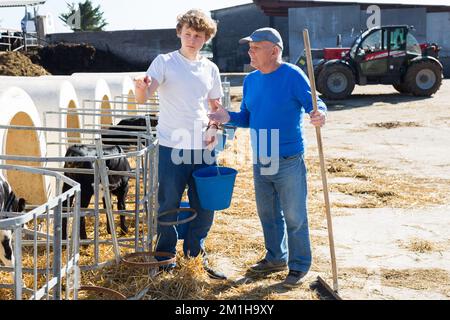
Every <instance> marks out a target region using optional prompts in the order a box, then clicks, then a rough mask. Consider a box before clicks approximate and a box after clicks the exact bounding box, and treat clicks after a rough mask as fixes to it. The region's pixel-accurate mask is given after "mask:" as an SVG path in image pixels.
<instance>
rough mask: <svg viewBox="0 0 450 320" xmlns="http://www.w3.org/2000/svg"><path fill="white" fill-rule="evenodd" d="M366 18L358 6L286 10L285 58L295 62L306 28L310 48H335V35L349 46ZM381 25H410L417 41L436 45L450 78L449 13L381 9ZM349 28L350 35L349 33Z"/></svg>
mask: <svg viewBox="0 0 450 320" xmlns="http://www.w3.org/2000/svg"><path fill="white" fill-rule="evenodd" d="M369 16H370V15H369V14H367V12H366V10H363V9H362V6H360V5H340V6H339V5H338V6H329V7H311V8H291V9H289V56H290V61H291V62H293V63H294V62H296V61H297V59H298V57H299V56H300V55H301V54H302V53H303V49H304V48H303V35H302V32H303V29H304V28H308V30H309V35H310V40H311V46H312V47H313V48H324V47H335V46H336V36H337V34H341V35H342V45H343V46H345V47H349V46H351V44H352V42H353V39H354V38H356V37H357V35H358V34H359V32H360V30H365V29H366V28H367V25H366V23H367V18H368V17H369ZM381 24H382V25H401V24H406V25H412V26H414V28H415V30H414V31H413V34H414V36H415V37H416V39H417V40H418V41H419V42H437V43H438V44H439V45H440V46H441V47H442V51H441V53H440V60H441V62H442V64H443V65H444V75H445V76H446V77H449V76H450V13H448V12H444V13H432V12H428V13H427V11H426V8H404V9H381ZM352 29H353V34H352Z"/></svg>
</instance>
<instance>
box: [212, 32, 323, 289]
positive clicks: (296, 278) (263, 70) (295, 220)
mask: <svg viewBox="0 0 450 320" xmlns="http://www.w3.org/2000/svg"><path fill="white" fill-rule="evenodd" d="M239 42H240V43H241V44H242V43H248V44H249V46H250V49H249V51H248V54H249V56H250V59H251V65H252V66H253V67H254V68H255V69H257V70H256V71H254V72H252V73H250V74H249V75H248V76H247V77H246V78H245V80H244V87H243V91H244V95H243V99H242V104H241V111H240V112H227V111H226V110H225V109H223V108H219V109H218V110H217V111H216V112H214V113H211V114H210V115H209V117H210V119H211V120H213V121H217V122H220V123H229V124H232V125H235V126H238V127H243V128H250V129H251V130H252V131H253V132H252V135H251V136H252V147H253V150H254V155H255V154H256V158H255V159H254V161H253V162H254V165H253V177H254V185H255V194H256V205H257V210H258V215H259V218H260V220H261V224H262V228H263V232H264V241H265V248H266V254H265V257H264V259H262V260H261V261H259V262H258V263H256V264H255V265H253V266H251V268H250V270H251V271H253V272H257V273H268V272H274V271H281V270H284V269H286V268H287V267H288V268H289V273H288V275H287V277H286V279H285V280H284V282H283V286H285V287H288V288H292V287H296V286H298V285H299V284H301V279H302V278H303V277H304V276H305V275H306V274H307V272H308V271H309V269H310V267H311V248H310V240H309V230H308V218H307V199H306V198H307V184H306V167H305V163H304V152H305V147H304V138H303V125H302V123H303V115H304V113H305V112H306V113H308V114H309V116H310V119H311V123H312V124H313V125H314V126H323V125H324V124H325V116H326V110H327V108H326V105H325V104H324V103H323V102H322V101H321V100H320V99H319V101H318V105H319V110H318V111H317V112H314V111H313V106H312V98H311V88H310V85H309V81H308V78H307V77H306V75H305V74H304V73H303V71H302V70H301V69H299V68H298V67H297V66H295V65H292V64H290V63H285V62H283V61H282V58H281V57H282V52H283V40H282V38H281V36H280V34H279V33H278V31H277V30H275V29H272V28H261V29H258V30H256V31H254V32H253V33H252V34H251V35H250V36H249V37H246V38H243V39H241V40H240V41H239ZM270 166H271V167H272V168H273V167H275V168H276V170H268V169H269V167H270Z"/></svg>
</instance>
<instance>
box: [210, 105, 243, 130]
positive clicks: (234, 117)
mask: <svg viewBox="0 0 450 320" xmlns="http://www.w3.org/2000/svg"><path fill="white" fill-rule="evenodd" d="M208 117H209V119H210V120H211V121H214V122H219V123H227V124H230V125H232V126H235V127H241V128H248V127H249V123H250V121H249V120H250V112H249V111H248V109H247V106H246V105H245V103H244V101H242V103H241V111H240V112H228V111H227V110H225V109H224V108H223V107H222V106H219V107H218V108H217V110H216V111H215V112H212V113H210V114H208Z"/></svg>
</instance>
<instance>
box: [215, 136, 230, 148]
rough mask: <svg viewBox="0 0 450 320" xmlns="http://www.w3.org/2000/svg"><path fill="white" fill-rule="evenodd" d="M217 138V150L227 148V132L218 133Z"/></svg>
mask: <svg viewBox="0 0 450 320" xmlns="http://www.w3.org/2000/svg"><path fill="white" fill-rule="evenodd" d="M216 138H217V145H216V146H215V149H216V151H223V150H225V145H226V144H227V135H226V134H225V133H218V134H217V136H216Z"/></svg>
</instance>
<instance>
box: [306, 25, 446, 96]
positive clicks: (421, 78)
mask: <svg viewBox="0 0 450 320" xmlns="http://www.w3.org/2000/svg"><path fill="white" fill-rule="evenodd" d="M410 31H411V28H410V27H408V26H406V25H397V26H383V27H375V28H371V29H369V30H367V31H365V32H363V33H362V34H361V35H360V36H359V37H358V38H356V39H355V41H354V42H353V45H352V46H351V47H350V48H342V47H338V48H324V49H313V50H311V51H312V57H313V65H314V74H315V78H316V88H317V90H318V91H319V92H320V93H322V94H323V95H324V97H326V98H328V99H344V98H346V97H348V96H349V95H351V93H352V91H353V89H354V87H355V84H358V85H369V84H390V85H393V86H394V88H395V89H396V90H397V91H399V92H400V93H405V94H413V95H416V96H431V95H432V94H434V93H435V92H436V91H437V90H438V89H439V87H440V85H441V82H442V69H443V68H442V64H441V63H440V62H439V60H438V53H439V49H440V48H439V47H438V46H437V45H436V44H428V43H425V44H419V42H418V41H417V40H416V38H415V37H414V36H413V35H412V33H411V32H410ZM297 64H298V65H299V66H300V67H301V68H302V69H303V70H304V71H305V69H306V58H305V57H304V56H302V57H300V58H299V60H298V62H297Z"/></svg>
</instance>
